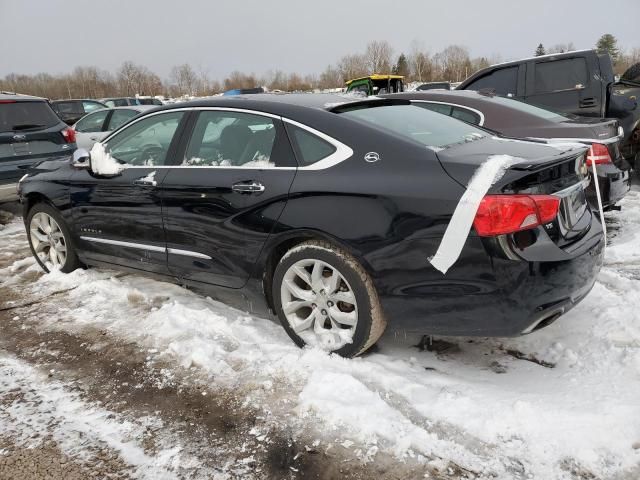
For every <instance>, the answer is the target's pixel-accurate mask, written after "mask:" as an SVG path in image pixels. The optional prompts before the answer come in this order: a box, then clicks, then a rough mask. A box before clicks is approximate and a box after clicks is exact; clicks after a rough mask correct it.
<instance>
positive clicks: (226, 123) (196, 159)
mask: <svg viewBox="0 0 640 480" xmlns="http://www.w3.org/2000/svg"><path fill="white" fill-rule="evenodd" d="M275 138H276V128H275V124H274V123H273V120H272V119H271V118H269V117H264V116H262V115H254V114H250V113H241V112H226V111H219V110H215V111H213V110H212V111H202V112H200V114H199V116H198V120H197V122H196V125H195V127H194V129H193V134H192V135H191V139H190V140H189V146H188V148H187V152H186V155H185V158H184V161H183V165H187V166H192V167H212V166H213V167H217V166H220V167H244V168H269V167H274V166H275V159H273V158H272V155H271V154H272V151H273V146H274V143H275Z"/></svg>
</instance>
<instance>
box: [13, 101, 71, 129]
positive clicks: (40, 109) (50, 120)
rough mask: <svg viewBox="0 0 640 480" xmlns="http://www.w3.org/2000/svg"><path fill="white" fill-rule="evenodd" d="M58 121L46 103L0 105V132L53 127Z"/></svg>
mask: <svg viewBox="0 0 640 480" xmlns="http://www.w3.org/2000/svg"><path fill="white" fill-rule="evenodd" d="M58 123H60V119H59V118H58V116H57V115H56V114H55V113H54V111H53V110H51V107H49V104H48V103H46V102H14V103H0V132H12V131H22V130H37V129H40V128H49V127H53V126H54V125H57V124H58Z"/></svg>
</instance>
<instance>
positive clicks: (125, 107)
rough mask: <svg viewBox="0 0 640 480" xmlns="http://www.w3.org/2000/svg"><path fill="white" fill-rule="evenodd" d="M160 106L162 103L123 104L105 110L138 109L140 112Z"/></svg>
mask: <svg viewBox="0 0 640 480" xmlns="http://www.w3.org/2000/svg"><path fill="white" fill-rule="evenodd" d="M159 106H160V105H123V106H121V107H108V108H105V109H104V110H138V111H139V112H144V111H146V110H151V109H152V108H158V107H159ZM96 111H100V110H96Z"/></svg>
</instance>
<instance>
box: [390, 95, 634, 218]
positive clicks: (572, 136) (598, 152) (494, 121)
mask: <svg viewBox="0 0 640 480" xmlns="http://www.w3.org/2000/svg"><path fill="white" fill-rule="evenodd" d="M391 97H394V98H396V97H397V98H404V99H408V100H411V101H412V102H414V103H415V104H416V105H418V106H422V107H424V108H428V109H429V110H433V111H435V112H438V113H443V114H445V115H448V116H450V117H453V118H457V119H459V120H463V121H465V122H468V123H471V124H474V125H479V126H481V127H485V128H489V129H491V130H493V131H495V132H498V133H500V134H502V135H505V136H507V137H515V138H530V139H551V140H552V141H553V140H555V141H556V142H559V141H576V142H581V143H584V144H585V145H588V146H590V147H591V148H592V151H591V152H590V154H589V155H588V156H587V165H588V166H589V167H590V166H591V161H593V162H594V163H596V165H597V167H596V171H597V173H598V184H599V186H600V193H601V196H602V203H603V205H604V207H605V209H610V208H612V207H614V206H615V204H616V202H619V201H620V200H621V199H622V198H623V197H624V196H625V195H626V194H627V192H628V191H629V189H630V188H631V180H630V178H629V177H630V176H629V172H630V170H631V165H630V164H629V162H627V161H626V160H625V158H624V157H623V156H622V154H621V152H620V146H621V142H622V134H621V132H620V128H621V127H620V126H619V125H618V121H617V120H615V119H600V118H593V117H591V118H590V117H578V116H576V115H571V114H566V113H556V112H551V111H549V110H546V109H543V108H540V107H536V106H534V105H530V104H527V103H524V102H521V101H519V100H516V99H513V98H505V97H499V96H496V95H492V94H486V93H485V94H482V93H478V92H475V91H450V92H446V91H430V92H408V93H399V94H395V95H391ZM592 159H593V160H592ZM590 171H591V170H590ZM587 196H588V197H589V199H590V200H591V202H592V204H594V205H595V204H596V190H595V184H594V183H593V182H592V183H591V184H589V187H588V189H587Z"/></svg>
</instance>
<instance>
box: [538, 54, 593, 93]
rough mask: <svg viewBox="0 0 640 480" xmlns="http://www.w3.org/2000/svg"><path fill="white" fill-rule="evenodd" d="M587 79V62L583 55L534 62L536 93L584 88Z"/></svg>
mask: <svg viewBox="0 0 640 480" xmlns="http://www.w3.org/2000/svg"><path fill="white" fill-rule="evenodd" d="M587 79H588V75H587V62H586V60H585V59H584V58H583V57H578V58H568V59H566V60H556V61H552V62H541V63H536V75H535V89H536V90H535V91H536V93H546V92H556V91H558V90H576V89H580V88H584V87H585V86H586V84H587Z"/></svg>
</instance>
